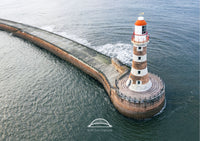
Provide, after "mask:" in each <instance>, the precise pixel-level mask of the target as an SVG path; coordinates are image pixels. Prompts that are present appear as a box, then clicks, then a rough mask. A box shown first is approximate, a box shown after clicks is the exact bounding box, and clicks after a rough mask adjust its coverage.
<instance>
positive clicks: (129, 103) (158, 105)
mask: <svg viewBox="0 0 200 141" xmlns="http://www.w3.org/2000/svg"><path fill="white" fill-rule="evenodd" d="M128 74H129V73H127V74H125V75H124V76H122V77H120V78H119V79H118V80H117V81H116V87H117V89H116V93H117V96H116V97H115V98H114V99H115V100H114V101H115V103H116V104H114V105H115V106H116V108H117V109H118V110H119V111H120V112H121V113H123V114H124V115H126V116H128V117H131V118H135V119H144V118H150V117H152V116H153V115H155V114H156V113H158V112H159V111H160V110H161V109H162V108H163V106H164V103H165V85H164V82H163V81H162V79H161V78H160V77H158V76H157V75H155V74H151V73H149V78H150V80H151V82H152V86H151V88H150V89H148V90H147V91H143V92H135V91H132V90H130V89H129V88H128V87H127V86H126V81H127V80H128V76H129V75H128Z"/></svg>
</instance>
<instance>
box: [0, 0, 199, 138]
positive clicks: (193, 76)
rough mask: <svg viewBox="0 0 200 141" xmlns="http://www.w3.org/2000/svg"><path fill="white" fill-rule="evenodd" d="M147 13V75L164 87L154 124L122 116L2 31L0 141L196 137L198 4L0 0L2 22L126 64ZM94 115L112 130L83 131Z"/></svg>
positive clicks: (70, 72)
mask: <svg viewBox="0 0 200 141" xmlns="http://www.w3.org/2000/svg"><path fill="white" fill-rule="evenodd" d="M141 12H144V13H145V15H144V17H145V20H146V22H147V24H148V25H147V26H148V27H147V29H148V32H149V34H150V43H149V44H148V51H147V53H148V70H149V72H152V73H155V74H157V75H159V76H160V77H161V78H162V79H163V80H164V82H165V85H166V101H167V103H166V108H165V109H164V110H163V112H162V113H161V114H159V115H157V116H155V117H153V118H151V119H147V120H143V121H136V120H133V119H129V118H126V117H124V116H123V115H121V114H120V113H119V112H118V111H117V110H116V109H115V108H114V106H113V104H112V102H111V101H110V99H109V97H108V95H107V93H106V91H105V90H104V88H103V86H102V85H101V84H100V83H99V82H98V81H96V80H95V79H93V78H91V77H90V76H88V75H86V74H85V73H83V72H82V71H80V70H79V69H77V68H76V67H74V66H73V65H71V64H69V63H67V62H66V61H63V60H62V59H60V58H58V57H56V56H55V55H53V54H51V53H49V52H48V51H46V50H44V49H41V48H39V47H37V46H35V45H33V44H31V43H29V42H26V41H24V40H22V39H19V38H16V37H13V36H12V35H11V34H9V33H6V32H3V31H0V140H70V141H71V140H99V141H101V140H111V141H112V140H113V141H116V140H123V141H125V140H127V141H129V140H138V141H144V140H145V141H146V140H148V141H155V140H156V141H177V140H182V141H184V140H186V141H188V140H189V141H197V140H198V139H199V137H198V136H199V2H198V1H197V0H195V1H188V0H168V1H161V0H152V1H147V0H109V1H108V0H70V1H65V0H57V1H54V0H29V1H26V0H19V1H15V0H1V3H0V18H4V19H8V20H13V21H17V22H22V23H25V24H29V25H32V26H36V27H39V28H42V29H45V30H48V31H51V32H54V33H57V34H60V35H62V36H65V37H67V38H70V39H72V40H75V41H77V42H79V43H81V44H84V45H87V46H89V47H91V48H92V49H95V50H97V51H99V52H101V53H103V54H106V55H107V56H110V57H116V58H118V59H119V60H121V61H122V62H123V63H125V64H126V65H129V66H131V60H132V43H131V41H130V40H131V35H132V33H133V29H134V22H135V21H136V20H137V17H138V14H139V13H141ZM97 118H104V119H106V120H107V121H108V122H109V123H110V125H112V127H111V128H110V129H109V130H107V129H100V130H88V127H87V126H88V125H89V124H90V123H91V122H92V121H93V120H95V119H97Z"/></svg>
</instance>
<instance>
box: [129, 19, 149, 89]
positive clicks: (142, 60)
mask: <svg viewBox="0 0 200 141" xmlns="http://www.w3.org/2000/svg"><path fill="white" fill-rule="evenodd" d="M131 41H132V43H133V61H132V67H131V72H130V75H129V78H128V80H127V81H126V86H127V87H128V88H129V89H130V90H132V91H136V92H143V91H146V90H148V89H150V88H151V86H152V82H151V80H150V79H149V74H148V69H147V44H148V42H149V35H148V32H147V23H146V21H145V20H144V17H142V16H140V17H138V19H137V21H136V22H135V30H134V32H133V36H132V39H131Z"/></svg>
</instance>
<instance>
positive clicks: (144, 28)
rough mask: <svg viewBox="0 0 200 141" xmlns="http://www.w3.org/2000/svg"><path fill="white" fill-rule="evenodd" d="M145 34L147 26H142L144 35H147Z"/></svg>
mask: <svg viewBox="0 0 200 141" xmlns="http://www.w3.org/2000/svg"><path fill="white" fill-rule="evenodd" d="M145 33H146V25H145V26H142V34H145Z"/></svg>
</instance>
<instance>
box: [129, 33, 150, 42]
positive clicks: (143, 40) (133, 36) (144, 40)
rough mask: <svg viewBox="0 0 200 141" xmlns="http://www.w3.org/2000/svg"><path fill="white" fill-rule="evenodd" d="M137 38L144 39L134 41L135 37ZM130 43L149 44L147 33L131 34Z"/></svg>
mask: <svg viewBox="0 0 200 141" xmlns="http://www.w3.org/2000/svg"><path fill="white" fill-rule="evenodd" d="M136 36H137V37H139V36H146V38H145V39H142V40H141V39H140V40H135V39H136V38H135V37H136ZM131 41H132V42H134V43H137V44H143V43H146V42H149V34H148V32H146V33H145V34H135V32H134V33H133V35H132V37H131Z"/></svg>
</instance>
